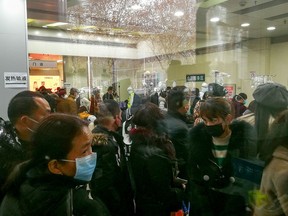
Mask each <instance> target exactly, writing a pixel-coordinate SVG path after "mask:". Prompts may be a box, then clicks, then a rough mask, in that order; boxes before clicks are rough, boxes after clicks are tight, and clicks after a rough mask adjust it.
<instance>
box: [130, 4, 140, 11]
mask: <svg viewBox="0 0 288 216" xmlns="http://www.w3.org/2000/svg"><path fill="white" fill-rule="evenodd" d="M141 8H142V7H141V6H140V5H138V4H135V5H132V6H131V9H132V10H140V9H141Z"/></svg>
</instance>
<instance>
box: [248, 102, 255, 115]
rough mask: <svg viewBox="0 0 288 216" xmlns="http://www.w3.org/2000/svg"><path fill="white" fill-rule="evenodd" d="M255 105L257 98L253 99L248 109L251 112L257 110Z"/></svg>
mask: <svg viewBox="0 0 288 216" xmlns="http://www.w3.org/2000/svg"><path fill="white" fill-rule="evenodd" d="M255 106H256V101H255V100H252V101H251V102H250V103H249V105H248V109H249V110H250V111H251V112H255Z"/></svg>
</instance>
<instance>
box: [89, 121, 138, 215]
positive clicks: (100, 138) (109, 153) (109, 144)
mask: <svg viewBox="0 0 288 216" xmlns="http://www.w3.org/2000/svg"><path fill="white" fill-rule="evenodd" d="M92 132H93V135H94V142H93V146H92V150H93V152H97V166H96V169H95V171H94V174H93V177H92V180H91V182H90V188H91V195H92V197H93V198H97V197H98V198H100V199H101V200H102V201H103V202H104V203H105V205H106V206H107V208H108V209H109V211H110V212H111V215H113V216H114V215H125V216H126V215H129V214H130V212H131V211H132V208H133V207H132V191H131V186H130V181H129V175H128V169H127V164H126V159H125V152H124V143H123V138H122V136H121V135H119V134H118V133H116V132H113V131H108V130H107V129H106V128H104V127H102V126H100V125H97V126H96V127H95V128H94V129H93V131H92ZM130 209H131V210H130Z"/></svg>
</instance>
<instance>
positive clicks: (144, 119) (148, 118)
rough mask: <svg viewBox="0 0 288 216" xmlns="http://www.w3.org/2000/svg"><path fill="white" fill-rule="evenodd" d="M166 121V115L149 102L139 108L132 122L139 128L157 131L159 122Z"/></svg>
mask: <svg viewBox="0 0 288 216" xmlns="http://www.w3.org/2000/svg"><path fill="white" fill-rule="evenodd" d="M163 119H164V115H163V113H162V112H161V110H160V109H159V107H158V106H157V105H155V104H153V103H151V102H147V103H145V104H143V105H141V106H140V107H139V109H138V110H137V111H136V112H135V114H134V116H133V119H132V122H133V123H134V124H136V125H137V126H141V127H145V128H147V129H151V130H152V129H156V128H157V127H158V124H159V121H160V120H163Z"/></svg>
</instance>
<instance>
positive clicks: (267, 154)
mask: <svg viewBox="0 0 288 216" xmlns="http://www.w3.org/2000/svg"><path fill="white" fill-rule="evenodd" d="M270 128H271V129H270V131H269V133H268V135H267V139H266V140H265V142H264V143H263V146H262V152H261V154H260V158H261V159H262V160H264V161H265V164H266V165H268V164H269V162H270V161H271V159H272V157H273V152H274V151H275V149H276V148H277V147H278V146H280V145H282V146H283V147H285V148H288V110H285V111H283V112H281V113H280V114H279V116H278V117H277V118H276V119H275V121H274V122H273V123H272V125H271V127H270Z"/></svg>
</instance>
